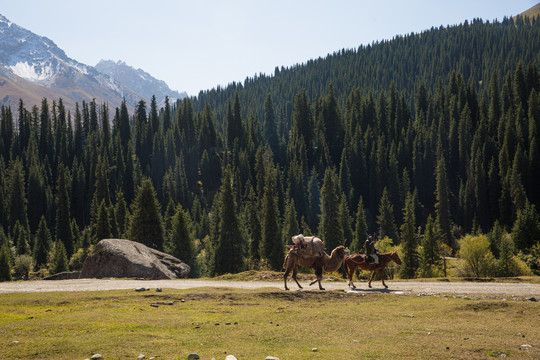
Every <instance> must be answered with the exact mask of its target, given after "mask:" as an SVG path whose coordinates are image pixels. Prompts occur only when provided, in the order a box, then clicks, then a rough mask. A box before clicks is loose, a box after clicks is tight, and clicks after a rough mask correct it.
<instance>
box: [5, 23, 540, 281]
mask: <svg viewBox="0 0 540 360" xmlns="http://www.w3.org/2000/svg"><path fill="white" fill-rule="evenodd" d="M538 39H540V22H539V21H535V22H531V21H530V20H528V19H525V20H524V19H522V18H520V17H517V18H516V19H515V20H514V19H505V20H504V21H503V22H502V23H499V22H495V23H485V22H482V21H481V20H475V21H473V22H472V23H465V24H462V25H460V26H454V27H447V28H442V27H441V28H437V29H431V30H430V31H426V32H423V33H421V34H411V35H407V36H402V37H396V38H395V39H393V40H391V41H386V42H383V43H374V44H372V45H369V46H362V47H360V48H358V49H355V50H342V51H339V52H336V53H335V54H333V55H329V56H327V57H326V58H324V59H317V60H310V61H308V62H307V63H306V64H304V65H298V66H294V67H292V68H288V69H285V68H281V69H277V68H276V71H275V74H274V75H272V76H264V75H261V76H256V77H254V78H251V79H246V81H245V82H244V84H231V85H230V86H229V87H227V88H224V89H213V90H210V91H207V92H201V93H200V94H199V96H198V97H197V98H192V99H184V100H183V101H182V102H178V103H175V104H169V102H168V101H166V103H165V106H164V108H162V109H158V107H157V102H156V99H155V98H154V99H152V102H151V103H150V104H146V103H145V102H144V101H141V102H139V104H138V106H137V107H136V109H135V112H134V113H133V114H130V113H129V112H128V109H127V106H126V104H125V103H123V104H122V106H121V107H120V108H116V109H109V108H108V106H107V105H106V104H97V103H96V102H95V101H90V102H83V103H82V104H77V108H76V110H75V111H73V112H68V111H66V109H65V107H64V104H63V103H62V100H61V99H57V100H52V99H43V102H42V104H41V107H33V108H31V109H30V108H26V106H25V104H24V103H22V102H21V103H20V106H19V107H18V108H17V109H12V108H9V107H2V109H1V114H0V115H1V118H0V134H1V138H0V222H1V226H2V230H0V246H1V247H2V251H1V252H0V278H2V279H7V278H9V277H8V276H7V275H6V274H7V273H8V272H6V270H4V269H7V268H8V267H9V266H11V267H13V268H14V269H15V270H16V272H17V273H19V274H20V273H23V274H24V272H25V271H24V270H26V271H28V270H39V269H41V273H47V272H58V271H62V270H65V269H67V266H68V262H69V265H70V267H71V268H74V269H76V268H77V267H79V266H80V265H81V261H82V260H83V259H84V257H85V256H86V254H87V252H88V250H89V249H90V248H91V246H92V244H94V243H96V242H97V241H99V240H100V239H102V238H108V237H123V238H129V239H131V240H135V241H139V242H142V243H145V244H147V245H149V246H152V247H154V248H157V249H164V250H165V251H167V252H169V253H171V254H172V255H174V256H177V257H178V258H180V259H182V260H184V261H185V262H186V263H188V264H189V265H191V266H192V267H193V272H192V275H193V276H199V275H214V274H223V273H227V272H238V271H242V270H245V269H250V268H255V269H259V268H270V269H274V270H280V268H281V265H282V263H283V257H284V254H285V246H284V245H285V244H286V243H288V242H290V238H291V236H292V235H294V234H297V233H304V234H316V235H318V236H319V237H321V238H322V239H323V240H324V241H325V244H326V249H327V250H328V251H329V250H332V249H333V248H334V247H336V246H337V245H341V244H343V245H346V246H348V247H349V248H350V249H351V250H352V251H353V252H363V247H362V246H363V241H364V240H365V238H366V236H367V234H368V233H376V234H377V238H379V239H381V242H380V246H382V247H391V246H395V247H398V248H399V249H400V251H401V253H402V258H403V265H402V266H401V269H400V272H401V276H403V277H413V276H418V275H420V276H433V275H440V274H441V272H440V271H441V270H440V268H441V260H440V259H441V256H443V255H450V254H458V253H459V254H461V255H462V256H465V255H464V254H465V253H466V252H467V251H466V250H467V249H469V248H470V247H471V246H472V247H474V246H476V247H480V248H482V251H483V252H482V258H481V261H482V264H483V265H482V267H479V268H478V269H476V270H475V271H474V272H476V275H482V276H485V275H489V276H494V275H518V274H520V273H523V267H524V266H525V265H524V264H526V265H527V266H529V267H530V268H531V269H532V270H533V271H538V270H539V269H540V259H539V258H540V245H539V242H540V221H539V215H538V211H537V206H538V204H539V202H540V189H539V188H538V180H537V179H539V176H540V159H539V156H540V152H539V150H540V149H539V146H538V135H539V131H540V130H539V128H540V95H539V91H540V75H539V71H538V65H537V64H538V61H539V60H540V41H538ZM483 234H486V235H483ZM471 244H472V245H471ZM516 264H517V265H516ZM8 265H9V266H8ZM21 269H23V270H21ZM527 271H528V270H527Z"/></svg>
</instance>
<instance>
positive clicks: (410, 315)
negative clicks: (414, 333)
mask: <svg viewBox="0 0 540 360" xmlns="http://www.w3.org/2000/svg"><path fill="white" fill-rule="evenodd" d="M403 316H406V317H410V318H413V317H414V315H413V314H403Z"/></svg>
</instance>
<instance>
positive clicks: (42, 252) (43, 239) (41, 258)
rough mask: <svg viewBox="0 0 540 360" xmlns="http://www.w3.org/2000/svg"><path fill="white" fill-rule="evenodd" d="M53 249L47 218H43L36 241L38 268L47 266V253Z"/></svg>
mask: <svg viewBox="0 0 540 360" xmlns="http://www.w3.org/2000/svg"><path fill="white" fill-rule="evenodd" d="M50 248H51V232H50V231H49V228H48V227H47V221H46V220H45V216H43V215H42V216H41V220H39V225H38V229H37V232H36V237H35V241H34V259H35V260H36V267H38V268H39V267H40V266H43V265H45V264H47V253H48V252H49V250H50Z"/></svg>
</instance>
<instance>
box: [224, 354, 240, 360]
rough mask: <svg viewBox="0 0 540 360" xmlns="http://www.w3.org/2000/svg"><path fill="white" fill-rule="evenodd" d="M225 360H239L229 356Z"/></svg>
mask: <svg viewBox="0 0 540 360" xmlns="http://www.w3.org/2000/svg"><path fill="white" fill-rule="evenodd" d="M225 360H238V359H237V358H236V357H235V356H234V355H227V357H226V358H225Z"/></svg>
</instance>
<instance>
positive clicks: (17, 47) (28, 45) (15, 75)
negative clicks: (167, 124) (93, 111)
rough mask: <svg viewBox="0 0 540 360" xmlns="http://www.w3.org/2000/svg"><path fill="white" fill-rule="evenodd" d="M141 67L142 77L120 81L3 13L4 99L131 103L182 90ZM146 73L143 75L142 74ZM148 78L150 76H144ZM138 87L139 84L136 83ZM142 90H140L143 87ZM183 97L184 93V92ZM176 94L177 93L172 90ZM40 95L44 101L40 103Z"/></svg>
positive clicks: (0, 92)
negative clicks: (66, 51)
mask: <svg viewBox="0 0 540 360" xmlns="http://www.w3.org/2000/svg"><path fill="white" fill-rule="evenodd" d="M137 72H139V76H138V79H139V81H138V82H129V81H126V80H125V79H124V81H118V80H117V79H115V78H114V77H113V76H111V75H109V74H106V73H102V72H100V71H98V70H97V69H96V68H94V67H92V66H89V65H85V64H82V63H80V62H78V61H76V60H74V59H71V58H70V57H68V56H67V55H66V53H65V52H64V51H63V50H62V49H60V48H59V47H58V46H57V45H56V44H55V43H54V42H53V41H52V40H50V39H48V38H46V37H43V36H39V35H36V34H34V33H33V32H31V31H29V30H27V29H24V28H22V27H20V26H18V25H16V24H14V23H12V22H11V21H9V20H8V19H7V18H5V17H4V16H2V15H0V83H1V84H3V85H1V86H0V103H1V104H6V105H11V106H13V105H18V102H19V98H21V99H22V100H23V101H24V103H25V104H27V105H30V106H31V105H34V104H39V103H40V101H41V100H40V99H41V98H43V97H47V98H51V99H55V98H58V97H62V98H63V100H64V104H65V105H66V106H67V107H68V108H70V107H71V105H74V104H75V102H82V101H91V100H92V99H96V101H97V102H98V103H102V102H106V103H108V104H109V105H110V106H113V107H116V106H118V105H120V103H121V101H122V99H123V98H125V99H126V102H127V104H128V105H131V106H135V104H136V103H137V102H138V101H139V100H141V99H143V100H145V101H149V100H150V98H151V96H152V94H155V95H156V98H157V99H158V101H161V98H164V97H165V95H166V94H167V93H168V94H174V95H172V97H175V96H176V95H177V94H178V93H177V92H173V91H172V90H170V89H169V87H168V86H167V84H165V82H163V81H159V80H156V79H154V78H153V77H151V76H150V75H148V74H146V73H145V72H143V71H142V70H137ZM141 74H142V76H141ZM144 77H145V78H146V81H145V79H144ZM131 86H133V88H132V87H131ZM139 90H140V91H139ZM178 95H179V96H178V97H181V94H178ZM169 96H171V95H169ZM36 99H39V101H37V102H36Z"/></svg>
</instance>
